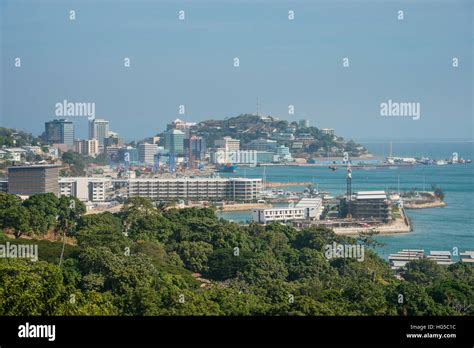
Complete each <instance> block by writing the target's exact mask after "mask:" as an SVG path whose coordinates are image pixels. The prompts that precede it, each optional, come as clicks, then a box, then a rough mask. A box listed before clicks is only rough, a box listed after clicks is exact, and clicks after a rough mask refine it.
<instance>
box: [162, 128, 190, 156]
mask: <svg viewBox="0 0 474 348" xmlns="http://www.w3.org/2000/svg"><path fill="white" fill-rule="evenodd" d="M184 138H185V134H184V132H183V131H181V130H179V129H169V130H167V131H166V132H165V149H166V150H167V151H168V152H169V153H171V154H173V155H182V154H184Z"/></svg>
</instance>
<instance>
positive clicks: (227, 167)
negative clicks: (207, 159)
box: [216, 163, 238, 173]
mask: <svg viewBox="0 0 474 348" xmlns="http://www.w3.org/2000/svg"><path fill="white" fill-rule="evenodd" d="M237 168H238V166H237V165H236V164H231V163H227V164H224V165H222V166H218V167H217V168H216V170H217V171H218V172H221V173H235V172H236V171H237Z"/></svg>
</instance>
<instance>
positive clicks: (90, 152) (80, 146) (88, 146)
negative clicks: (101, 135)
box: [74, 139, 99, 157]
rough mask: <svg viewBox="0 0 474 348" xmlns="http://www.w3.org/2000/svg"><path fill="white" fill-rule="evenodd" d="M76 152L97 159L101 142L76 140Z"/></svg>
mask: <svg viewBox="0 0 474 348" xmlns="http://www.w3.org/2000/svg"><path fill="white" fill-rule="evenodd" d="M74 152H77V153H80V154H81V155H84V156H90V157H95V156H97V155H98V154H99V141H98V140H97V139H86V140H76V141H74Z"/></svg>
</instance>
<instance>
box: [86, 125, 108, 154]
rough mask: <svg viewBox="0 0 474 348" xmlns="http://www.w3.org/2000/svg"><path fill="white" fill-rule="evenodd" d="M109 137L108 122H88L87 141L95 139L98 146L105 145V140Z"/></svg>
mask: <svg viewBox="0 0 474 348" xmlns="http://www.w3.org/2000/svg"><path fill="white" fill-rule="evenodd" d="M108 137H109V121H106V120H103V119H94V120H92V121H89V139H97V140H98V141H99V146H101V147H102V146H104V145H105V139H106V138H108Z"/></svg>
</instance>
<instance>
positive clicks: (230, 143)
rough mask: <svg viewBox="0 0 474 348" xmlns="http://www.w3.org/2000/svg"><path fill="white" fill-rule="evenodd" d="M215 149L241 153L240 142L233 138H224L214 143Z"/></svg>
mask: <svg viewBox="0 0 474 348" xmlns="http://www.w3.org/2000/svg"><path fill="white" fill-rule="evenodd" d="M214 146H215V147H221V148H223V149H225V150H226V151H239V150H240V140H239V139H233V138H231V137H223V138H222V139H218V140H216V141H214Z"/></svg>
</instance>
